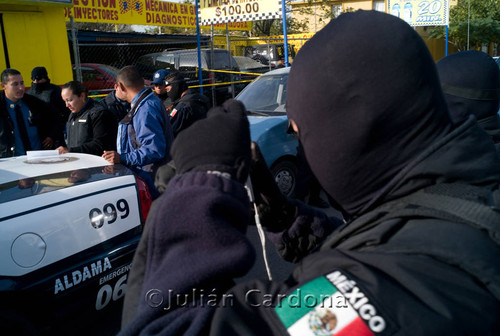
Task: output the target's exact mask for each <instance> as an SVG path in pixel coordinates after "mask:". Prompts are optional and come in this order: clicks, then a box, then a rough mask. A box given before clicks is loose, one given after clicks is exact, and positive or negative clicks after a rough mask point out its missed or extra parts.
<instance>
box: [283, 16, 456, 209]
mask: <svg viewBox="0 0 500 336" xmlns="http://www.w3.org/2000/svg"><path fill="white" fill-rule="evenodd" d="M286 105H287V112H288V117H289V118H290V119H292V120H294V121H295V122H296V123H297V125H298V128H299V137H300V140H301V142H302V144H303V146H304V150H305V153H306V157H307V160H308V162H309V164H310V166H311V169H312V171H313V173H314V175H315V176H316V177H317V178H318V180H319V182H320V183H321V185H322V187H323V188H324V189H325V191H326V192H327V193H328V194H329V196H330V197H331V198H332V199H334V200H335V201H336V202H337V203H338V204H339V205H340V206H341V207H342V208H343V209H344V210H345V211H346V212H347V213H349V214H350V215H354V216H355V215H359V214H360V213H361V211H362V210H363V209H364V208H365V206H367V204H369V203H370V200H372V199H373V198H374V197H376V196H377V195H378V193H379V192H380V191H381V190H382V189H383V188H384V186H385V185H386V184H388V182H389V181H391V179H392V178H394V177H395V175H396V174H397V173H398V172H399V171H400V170H401V169H402V168H403V167H405V166H406V165H407V164H408V163H409V162H411V161H412V160H413V159H414V158H415V157H416V155H418V154H419V153H420V152H422V151H423V150H425V149H426V147H428V146H429V144H431V143H432V142H433V141H434V140H436V139H439V138H441V137H443V136H444V135H446V134H447V133H448V132H449V130H450V129H451V122H450V119H449V116H448V112H447V109H446V104H445V102H444V98H443V94H442V91H441V88H440V84H439V80H438V76H437V72H436V67H435V65H434V61H433V59H432V57H431V55H430V53H429V51H428V49H427V47H426V46H425V43H424V42H423V40H422V39H421V38H420V37H419V36H418V34H417V33H416V32H415V31H414V30H413V29H412V28H411V27H410V26H409V25H408V24H407V23H405V22H404V21H402V20H400V19H398V18H397V17H394V16H392V15H388V14H385V13H381V12H376V11H357V12H354V13H345V14H342V15H340V16H339V17H338V18H337V19H334V20H332V21H331V22H330V23H329V24H328V25H327V26H326V27H325V28H323V29H322V30H321V31H319V32H318V33H316V34H315V35H314V36H313V37H312V38H311V39H310V40H309V41H308V42H306V43H305V44H304V46H303V47H302V48H301V49H300V51H299V53H298V54H297V57H296V58H295V60H294V63H293V66H292V68H291V70H290V77H289V80H288V93H287V103H286ZM363 211H364V210H363Z"/></svg>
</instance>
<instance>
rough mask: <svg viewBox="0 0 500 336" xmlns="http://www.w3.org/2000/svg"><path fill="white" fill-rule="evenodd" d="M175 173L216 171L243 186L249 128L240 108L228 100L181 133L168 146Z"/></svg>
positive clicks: (246, 167)
mask: <svg viewBox="0 0 500 336" xmlns="http://www.w3.org/2000/svg"><path fill="white" fill-rule="evenodd" d="M171 153H172V159H173V160H174V162H175V165H176V167H177V173H178V174H182V173H186V172H189V171H219V172H222V173H228V174H229V175H231V177H232V178H234V179H236V180H238V181H240V182H241V183H245V182H246V179H247V177H248V171H249V169H250V162H251V158H250V126H249V123H248V119H247V117H246V111H245V107H244V106H243V104H242V103H241V102H239V101H237V100H234V99H230V100H227V101H226V102H224V104H223V105H222V106H218V107H214V108H212V109H210V110H209V111H208V113H207V118H205V119H201V120H198V121H196V122H195V123H194V124H193V125H191V126H189V127H188V128H186V129H185V130H183V131H181V132H180V133H179V134H178V135H177V137H176V139H175V140H174V143H173V145H172V151H171Z"/></svg>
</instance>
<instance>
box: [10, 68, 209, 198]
mask: <svg viewBox="0 0 500 336" xmlns="http://www.w3.org/2000/svg"><path fill="white" fill-rule="evenodd" d="M31 79H32V83H31V88H30V89H29V90H28V91H26V87H25V83H24V80H23V76H22V74H21V73H20V72H19V71H17V70H15V69H12V68H7V69H5V70H4V71H3V72H2V74H1V86H2V89H3V91H2V92H1V93H0V157H10V156H19V155H24V154H26V153H27V152H28V151H31V150H43V149H57V150H58V152H59V153H60V154H64V153H70V152H73V153H88V154H93V155H99V156H102V157H103V158H105V159H106V160H107V161H109V162H111V163H121V164H124V165H126V166H128V167H129V168H130V169H131V170H133V171H134V172H135V173H136V174H138V175H139V176H141V177H142V178H143V179H144V180H145V181H146V183H147V184H148V186H149V189H150V190H151V193H152V196H153V197H154V198H156V197H157V196H158V195H159V192H158V191H157V189H156V187H155V185H154V174H155V173H156V170H157V169H158V167H159V166H161V165H163V164H165V163H167V162H169V161H170V147H171V144H172V141H173V138H174V136H175V135H176V134H178V133H179V132H180V131H181V130H183V129H185V128H186V127H188V126H189V125H191V124H192V123H193V122H194V121H196V120H199V119H202V118H204V117H205V116H206V113H207V111H208V108H209V102H208V98H206V97H205V96H203V95H200V94H197V93H194V92H191V91H190V90H189V89H188V87H187V85H186V82H185V80H184V78H183V77H182V76H180V75H178V74H176V73H170V72H168V71H167V70H159V71H158V72H157V73H155V75H154V80H153V83H154V89H155V90H151V88H149V87H146V86H145V85H144V79H143V78H142V76H141V74H140V73H139V72H138V70H137V69H136V68H135V67H133V66H126V67H124V68H123V69H121V70H120V72H119V73H118V75H117V78H116V83H115V90H113V91H112V92H110V93H109V94H108V95H107V96H106V97H105V98H104V99H102V100H101V101H99V102H98V101H96V100H94V99H92V98H90V97H89V96H88V91H87V89H86V88H85V86H84V85H83V84H82V83H81V82H79V81H70V82H68V83H66V84H64V85H63V86H62V89H61V88H60V87H58V86H57V85H54V84H51V83H50V79H49V76H48V73H47V70H46V69H45V68H44V67H35V68H34V69H33V71H32V73H31ZM159 88H160V89H161V90H159Z"/></svg>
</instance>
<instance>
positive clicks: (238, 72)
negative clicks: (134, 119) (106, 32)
mask: <svg viewBox="0 0 500 336" xmlns="http://www.w3.org/2000/svg"><path fill="white" fill-rule="evenodd" d="M201 70H202V71H208V72H225V73H232V74H237V75H252V76H260V75H262V73H256V72H240V71H227V70H210V69H201ZM196 78H198V70H196ZM251 81H253V79H247V80H241V81H234V82H223V83H213V84H203V85H190V86H188V88H190V89H191V88H199V87H208V86H218V85H231V84H240V83H249V82H251ZM107 95H108V94H107V93H106V94H98V95H89V97H90V98H103V97H106V96H107Z"/></svg>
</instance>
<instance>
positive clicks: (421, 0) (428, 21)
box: [387, 0, 450, 26]
mask: <svg viewBox="0 0 500 336" xmlns="http://www.w3.org/2000/svg"><path fill="white" fill-rule="evenodd" d="M387 11H388V13H390V14H392V15H394V16H397V17H399V18H400V19H403V20H405V21H406V22H408V24H409V25H410V26H447V25H448V23H449V20H450V7H449V0H388V2H387Z"/></svg>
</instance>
